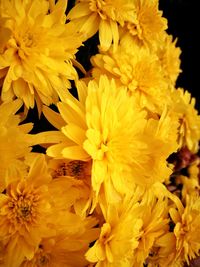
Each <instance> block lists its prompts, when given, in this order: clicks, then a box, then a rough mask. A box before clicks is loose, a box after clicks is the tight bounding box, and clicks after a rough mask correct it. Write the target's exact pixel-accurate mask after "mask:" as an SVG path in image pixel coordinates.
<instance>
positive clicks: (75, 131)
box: [61, 123, 86, 146]
mask: <svg viewBox="0 0 200 267" xmlns="http://www.w3.org/2000/svg"><path fill="white" fill-rule="evenodd" d="M61 130H62V132H63V133H64V134H65V135H66V136H67V137H68V138H69V139H71V140H73V141H74V142H75V143H76V144H78V145H80V146H82V145H83V142H84V141H85V139H86V136H85V131H84V130H83V129H82V128H80V127H78V126H77V125H76V124H73V123H70V124H68V125H66V126H64V127H62V129H61Z"/></svg>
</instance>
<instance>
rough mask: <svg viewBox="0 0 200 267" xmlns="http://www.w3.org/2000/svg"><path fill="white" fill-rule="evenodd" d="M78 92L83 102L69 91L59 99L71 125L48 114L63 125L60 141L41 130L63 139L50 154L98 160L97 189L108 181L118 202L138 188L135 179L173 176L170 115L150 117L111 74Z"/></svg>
mask: <svg viewBox="0 0 200 267" xmlns="http://www.w3.org/2000/svg"><path fill="white" fill-rule="evenodd" d="M78 91H79V99H80V101H78V100H77V99H75V98H74V97H72V96H71V98H70V96H69V97H68V99H67V100H66V103H64V102H60V103H58V109H59V111H60V114H61V116H62V118H63V119H64V120H65V125H63V119H62V118H61V117H59V115H58V114H57V115H56V113H55V112H53V111H52V112H49V114H48V115H49V116H47V118H49V120H50V121H51V122H52V123H54V122H55V123H54V125H57V127H58V128H59V129H60V140H59V133H58V134H57V135H58V139H57V140H58V141H57V142H55V141H54V140H53V139H54V134H55V133H51V132H46V133H41V136H42V135H43V136H44V138H43V141H44V142H46V143H58V144H55V145H52V146H50V147H49V148H48V149H47V154H48V155H49V156H51V157H54V158H61V159H62V158H66V159H72V160H81V161H90V160H92V172H91V173H92V176H91V180H92V183H91V184H92V188H93V190H94V191H95V193H96V196H98V194H99V192H100V189H101V186H103V189H104V193H105V194H106V197H107V199H108V200H109V201H113V202H116V201H119V199H120V195H123V194H126V193H128V191H127V190H132V188H133V186H134V182H136V183H138V184H141V185H143V186H147V185H149V184H152V183H154V182H155V181H164V180H165V179H166V178H167V177H168V176H169V175H170V173H171V170H170V169H169V168H168V167H167V164H166V159H167V157H168V156H169V155H170V154H171V153H172V152H174V150H175V149H176V146H177V144H176V141H175V140H176V125H175V126H174V124H173V123H174V122H171V121H170V119H169V118H168V117H167V116H165V114H163V116H161V119H160V120H153V119H151V120H149V121H148V120H147V119H146V118H145V115H146V113H145V112H143V111H141V110H140V109H138V107H137V106H136V105H135V103H134V98H133V97H130V96H129V94H128V93H127V91H126V89H125V88H123V87H122V88H121V87H117V86H116V84H115V82H114V80H112V81H109V80H108V78H107V77H106V76H101V77H100V80H99V83H97V82H96V81H91V82H89V84H88V88H87V87H86V86H83V84H82V88H80V90H78ZM46 110H47V108H46ZM48 110H49V111H50V109H48ZM165 126H167V127H166V128H165ZM172 129H174V131H172V133H171V130H172ZM51 139H52V140H51ZM41 142H42V141H41ZM155 148H158V149H155ZM161 148H162V149H161Z"/></svg>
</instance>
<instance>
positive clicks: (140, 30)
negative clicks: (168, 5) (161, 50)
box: [124, 0, 167, 47]
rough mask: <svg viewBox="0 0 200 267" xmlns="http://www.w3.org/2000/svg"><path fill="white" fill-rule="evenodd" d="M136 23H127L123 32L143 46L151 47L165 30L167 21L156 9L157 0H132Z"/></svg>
mask: <svg viewBox="0 0 200 267" xmlns="http://www.w3.org/2000/svg"><path fill="white" fill-rule="evenodd" d="M133 4H134V7H135V12H136V22H134V23H132V22H127V23H126V24H125V27H124V28H125V30H126V31H128V32H129V33H130V34H131V35H132V36H133V37H136V40H139V41H140V42H142V43H143V44H147V45H149V46H151V47H152V46H153V45H155V44H157V42H159V41H160V38H161V36H162V34H163V32H164V30H166V29H167V20H166V19H165V18H163V17H162V11H160V10H159V9H158V0H149V1H146V0H133Z"/></svg>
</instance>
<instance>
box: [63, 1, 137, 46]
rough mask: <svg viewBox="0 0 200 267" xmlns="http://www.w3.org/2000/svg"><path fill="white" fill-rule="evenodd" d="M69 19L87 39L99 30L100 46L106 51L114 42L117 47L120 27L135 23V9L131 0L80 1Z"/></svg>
mask: <svg viewBox="0 0 200 267" xmlns="http://www.w3.org/2000/svg"><path fill="white" fill-rule="evenodd" d="M67 18H68V19H70V20H72V21H73V22H75V24H76V25H77V28H78V29H79V31H80V32H82V33H85V34H86V38H90V37H91V36H93V35H94V34H95V33H96V32H97V31H98V30H99V40H100V46H101V49H102V50H104V51H106V50H108V49H109V47H110V45H111V43H112V42H113V44H114V47H115V48H116V47H117V44H118V41H119V29H118V25H121V26H124V25H125V23H126V22H127V23H128V22H130V23H133V22H135V7H134V3H133V1H131V0H78V1H76V5H75V7H73V8H72V9H71V10H70V12H69V14H68V15H67Z"/></svg>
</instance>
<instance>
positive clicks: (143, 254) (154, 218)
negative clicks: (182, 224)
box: [132, 198, 169, 267]
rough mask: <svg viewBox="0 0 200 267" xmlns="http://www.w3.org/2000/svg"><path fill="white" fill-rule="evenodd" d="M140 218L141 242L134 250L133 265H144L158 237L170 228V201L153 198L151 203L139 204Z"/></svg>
mask: <svg viewBox="0 0 200 267" xmlns="http://www.w3.org/2000/svg"><path fill="white" fill-rule="evenodd" d="M139 209H140V213H141V215H140V218H141V219H142V221H143V225H142V228H141V230H140V239H139V244H138V247H137V248H136V250H135V251H134V260H133V264H132V266H134V267H142V266H143V264H144V263H145V260H146V259H147V257H148V255H149V253H151V250H152V247H153V245H154V243H155V241H156V239H157V238H158V237H160V236H162V235H163V234H165V233H166V232H168V229H169V225H168V223H169V218H168V210H169V208H168V202H167V200H166V199H158V200H157V199H155V198H154V199H153V201H151V202H150V203H148V202H147V203H143V204H142V205H141V206H139Z"/></svg>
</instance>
